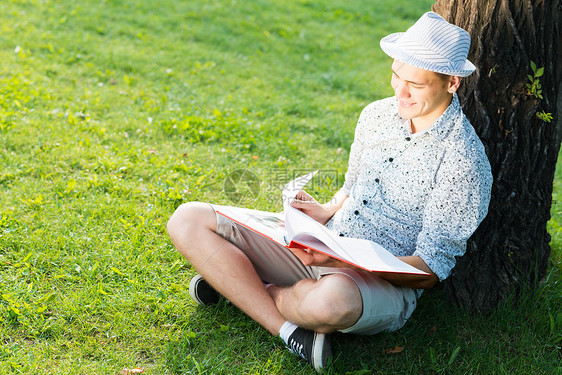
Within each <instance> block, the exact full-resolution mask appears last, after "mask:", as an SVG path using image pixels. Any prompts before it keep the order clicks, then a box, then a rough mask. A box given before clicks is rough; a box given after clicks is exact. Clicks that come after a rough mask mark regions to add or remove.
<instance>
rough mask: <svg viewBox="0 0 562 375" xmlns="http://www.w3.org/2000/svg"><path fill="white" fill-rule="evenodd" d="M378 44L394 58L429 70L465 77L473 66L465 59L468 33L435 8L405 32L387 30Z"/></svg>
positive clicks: (474, 68)
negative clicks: (390, 32) (391, 32)
mask: <svg viewBox="0 0 562 375" xmlns="http://www.w3.org/2000/svg"><path fill="white" fill-rule="evenodd" d="M380 44H381V48H382V50H383V51H384V52H385V53H386V54H387V55H388V56H390V57H392V58H394V59H395V60H398V61H401V62H403V63H406V64H408V65H412V66H415V67H418V68H421V69H425V70H430V71H432V72H437V73H442V74H447V75H451V76H460V77H466V76H468V75H470V74H471V73H472V72H474V71H475V70H476V67H475V66H474V64H472V63H471V62H470V61H469V60H468V59H467V56H468V50H469V48H470V35H468V33H467V32H466V31H465V30H463V29H461V28H460V27H458V26H455V25H453V24H450V23H449V22H447V21H445V19H443V17H441V16H440V15H438V14H437V13H435V12H427V13H425V14H424V15H423V16H421V18H420V19H419V20H418V21H417V22H416V23H415V24H414V25H413V26H412V27H410V28H409V29H408V30H406V32H405V33H395V34H390V35H388V36H386V37H384V38H383V39H381V42H380Z"/></svg>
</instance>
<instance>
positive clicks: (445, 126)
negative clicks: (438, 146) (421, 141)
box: [428, 93, 462, 141]
mask: <svg viewBox="0 0 562 375" xmlns="http://www.w3.org/2000/svg"><path fill="white" fill-rule="evenodd" d="M459 117H462V108H461V105H460V103H459V98H458V96H457V93H454V94H453V100H452V101H451V104H449V106H448V107H447V109H446V110H445V112H443V113H442V114H441V116H439V117H438V118H437V120H435V121H434V122H433V124H432V125H431V126H430V127H429V130H428V132H429V134H431V135H432V136H433V137H434V138H435V139H437V140H438V141H443V140H444V139H445V138H446V137H447V136H448V135H449V133H450V132H451V130H453V128H454V127H455V124H456V123H457V120H458V119H459Z"/></svg>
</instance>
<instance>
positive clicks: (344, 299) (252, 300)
mask: <svg viewBox="0 0 562 375" xmlns="http://www.w3.org/2000/svg"><path fill="white" fill-rule="evenodd" d="M216 227H217V221H216V213H215V211H214V210H213V209H212V208H211V207H210V206H209V205H208V204H205V203H197V202H192V203H188V204H184V205H182V206H180V207H179V208H178V209H177V210H176V212H175V213H174V215H172V217H171V218H170V220H169V222H168V232H169V233H170V237H171V238H172V241H173V242H174V245H175V246H176V248H177V249H178V251H179V252H180V253H181V254H182V255H183V256H184V257H186V258H187V259H188V260H189V261H190V262H191V264H192V265H193V266H194V267H195V269H196V270H197V271H198V272H199V273H200V274H201V275H202V276H203V278H204V279H205V280H206V281H207V282H208V283H209V284H210V285H212V286H213V288H215V290H217V291H218V292H219V293H220V294H222V295H223V296H224V297H225V298H227V299H228V300H230V301H231V302H232V303H233V304H235V305H236V306H238V307H239V308H240V309H241V310H242V311H244V312H245V313H246V314H248V315H249V316H250V317H251V318H252V319H254V320H255V321H256V322H258V323H259V324H261V325H262V326H263V327H264V328H266V329H267V330H268V331H269V332H271V333H272V334H273V335H277V334H278V333H279V329H280V327H281V326H282V325H283V323H284V322H285V321H290V322H292V323H294V324H296V325H298V326H300V327H302V328H306V329H310V330H313V331H316V332H319V333H329V332H333V331H335V330H338V329H344V328H348V327H350V326H352V325H353V324H354V323H355V322H356V321H357V320H358V319H359V317H360V316H361V313H362V298H361V294H360V292H359V289H358V287H357V285H356V284H355V282H354V281H353V280H351V279H350V278H349V277H348V276H345V275H341V274H332V275H328V276H324V277H323V278H321V279H320V280H313V279H304V280H301V281H299V282H297V283H296V284H295V285H293V286H291V287H283V288H281V287H278V286H275V285H272V286H270V287H269V288H268V290H266V289H265V288H264V286H263V282H262V281H261V279H260V278H259V276H258V275H257V273H256V271H255V269H254V267H253V265H252V264H251V262H250V261H249V259H248V258H247V256H246V255H245V254H244V253H243V252H242V251H241V250H240V249H238V248H237V247H236V246H235V245H233V244H232V243H230V242H228V241H226V240H225V239H223V238H222V237H220V236H219V235H217V234H216V233H215V231H216Z"/></svg>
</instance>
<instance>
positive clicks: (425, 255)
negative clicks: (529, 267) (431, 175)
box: [413, 155, 492, 280]
mask: <svg viewBox="0 0 562 375" xmlns="http://www.w3.org/2000/svg"><path fill="white" fill-rule="evenodd" d="M434 183H435V186H434V188H433V189H432V191H431V193H430V194H429V196H428V201H427V204H426V207H425V210H424V216H423V224H422V230H421V232H420V233H419V235H418V238H417V242H416V249H415V251H414V254H413V255H417V256H419V257H420V258H422V259H423V261H424V262H425V263H426V264H427V266H428V267H429V268H430V269H431V270H432V271H433V272H434V273H435V274H436V275H437V276H438V277H439V280H444V279H446V278H447V277H448V276H449V275H450V273H451V270H452V269H453V267H454V266H455V264H456V257H459V256H462V255H463V254H464V253H465V251H466V243H467V240H468V238H469V237H470V236H471V235H472V233H474V231H475V230H476V228H477V227H478V225H479V224H480V222H482V220H483V219H484V217H486V214H487V213H488V204H489V202H490V194H491V187H492V174H491V171H490V164H489V162H488V160H487V159H485V158H481V159H476V160H475V159H473V158H472V159H471V158H469V157H463V156H462V155H447V156H446V157H444V159H443V161H442V163H441V165H440V167H439V171H438V173H437V174H436V177H435V181H434Z"/></svg>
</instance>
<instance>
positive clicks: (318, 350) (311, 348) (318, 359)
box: [287, 327, 332, 372]
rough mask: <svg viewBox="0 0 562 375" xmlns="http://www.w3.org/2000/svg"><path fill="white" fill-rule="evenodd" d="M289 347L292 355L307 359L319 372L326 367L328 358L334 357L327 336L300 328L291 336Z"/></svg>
mask: <svg viewBox="0 0 562 375" xmlns="http://www.w3.org/2000/svg"><path fill="white" fill-rule="evenodd" d="M287 347H288V348H289V350H290V351H291V353H293V354H296V355H299V356H301V357H302V358H304V359H306V360H307V361H308V362H309V363H310V364H311V365H312V367H314V369H315V370H316V371H318V372H321V371H322V369H323V368H324V367H326V364H327V362H328V358H330V357H331V356H332V349H331V348H330V341H329V338H328V336H327V335H325V334H323V333H317V332H314V331H309V330H307V329H304V328H300V327H299V328H297V329H296V330H295V332H293V334H292V335H291V336H289V342H288V344H287Z"/></svg>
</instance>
